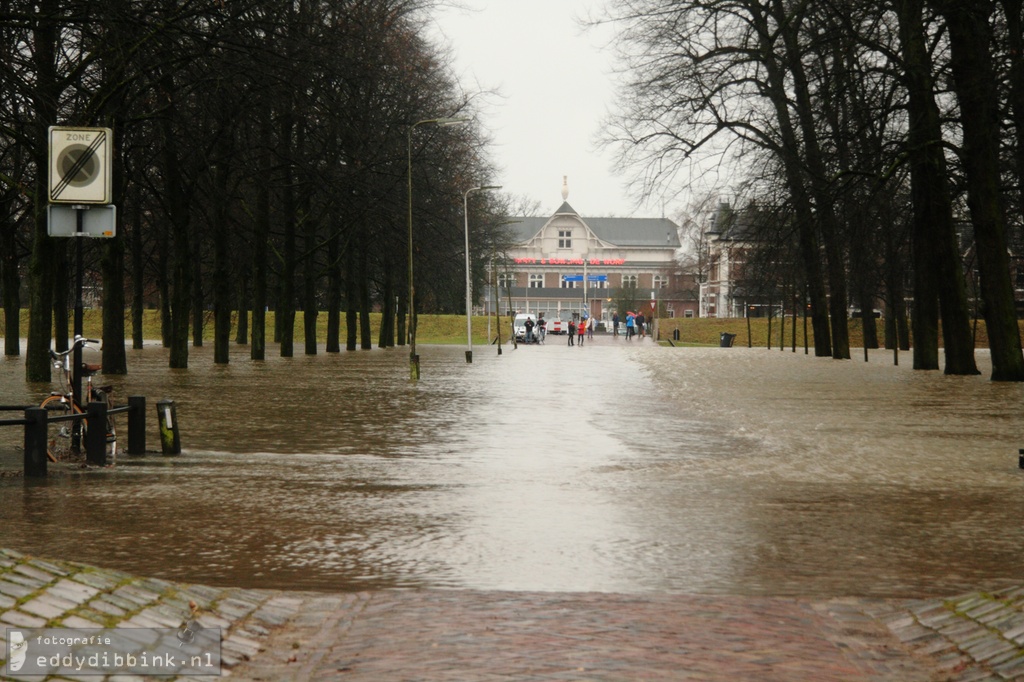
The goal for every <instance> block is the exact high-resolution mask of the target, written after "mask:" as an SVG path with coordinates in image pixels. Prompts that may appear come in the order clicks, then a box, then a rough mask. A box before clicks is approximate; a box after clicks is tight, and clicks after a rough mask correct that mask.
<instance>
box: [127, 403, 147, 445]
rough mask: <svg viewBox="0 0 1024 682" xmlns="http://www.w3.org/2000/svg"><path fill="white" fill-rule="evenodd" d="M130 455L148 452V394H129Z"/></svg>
mask: <svg viewBox="0 0 1024 682" xmlns="http://www.w3.org/2000/svg"><path fill="white" fill-rule="evenodd" d="M127 453H128V454H129V455H144V454H146V396H142V395H130V396H128V450H127Z"/></svg>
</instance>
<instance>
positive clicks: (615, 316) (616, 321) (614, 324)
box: [612, 310, 619, 337]
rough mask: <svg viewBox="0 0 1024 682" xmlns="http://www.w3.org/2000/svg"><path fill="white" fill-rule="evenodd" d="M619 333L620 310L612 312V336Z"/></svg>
mask: <svg viewBox="0 0 1024 682" xmlns="http://www.w3.org/2000/svg"><path fill="white" fill-rule="evenodd" d="M618 335H619V311H617V310H616V311H615V312H614V313H612V337H616V336H618Z"/></svg>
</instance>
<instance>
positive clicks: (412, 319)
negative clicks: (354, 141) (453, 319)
mask: <svg viewBox="0 0 1024 682" xmlns="http://www.w3.org/2000/svg"><path fill="white" fill-rule="evenodd" d="M468 121H469V119H468V118H446V117H444V118H427V119H424V120H422V121H416V122H415V123H413V124H411V125H410V126H409V137H408V145H407V147H406V150H407V152H408V153H407V157H406V158H407V161H408V176H407V177H408V180H409V182H408V190H409V235H408V241H409V304H408V305H409V323H408V327H409V376H410V378H412V379H413V380H414V381H415V380H418V379H419V378H420V356H418V355H416V287H415V286H414V285H413V280H412V259H413V249H412V131H413V128H415V127H416V126H418V125H425V124H427V123H434V124H436V125H439V126H453V125H459V124H460V123H467V122H468Z"/></svg>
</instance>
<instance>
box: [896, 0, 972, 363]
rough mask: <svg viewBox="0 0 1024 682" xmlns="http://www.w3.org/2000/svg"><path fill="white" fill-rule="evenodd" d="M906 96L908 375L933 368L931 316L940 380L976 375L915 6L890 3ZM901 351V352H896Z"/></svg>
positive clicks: (915, 0) (917, 1)
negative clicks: (910, 279) (910, 290)
mask: <svg viewBox="0 0 1024 682" xmlns="http://www.w3.org/2000/svg"><path fill="white" fill-rule="evenodd" d="M894 6H895V8H896V10H897V15H898V17H899V24H900V27H899V32H900V43H901V45H902V48H903V58H904V70H905V80H906V85H907V91H908V101H909V104H908V112H909V131H908V138H909V143H910V144H909V148H910V154H909V155H910V172H911V182H910V185H911V198H912V202H913V210H914V218H913V220H914V222H913V229H912V241H913V258H914V313H913V315H912V317H911V321H912V325H913V335H914V344H913V345H914V369H938V367H939V355H938V354H939V350H938V346H939V311H940V304H941V312H942V334H943V342H944V346H945V356H946V373H947V374H977V373H978V370H977V366H976V365H975V362H974V339H973V336H972V335H971V330H970V314H969V309H968V306H967V289H966V285H965V283H964V274H963V268H962V266H961V264H960V257H959V250H958V248H957V240H956V231H955V229H954V225H953V210H952V203H951V200H950V194H949V185H948V182H947V179H946V178H947V173H946V162H945V158H944V156H943V151H942V130H941V124H940V119H939V110H938V107H937V106H936V104H935V96H934V86H933V81H932V76H931V71H932V69H931V61H930V58H929V56H928V51H927V47H926V43H925V36H924V25H923V21H922V10H923V5H922V0H896V1H895V3H894ZM901 348H902V345H901Z"/></svg>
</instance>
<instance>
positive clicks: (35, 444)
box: [25, 407, 48, 478]
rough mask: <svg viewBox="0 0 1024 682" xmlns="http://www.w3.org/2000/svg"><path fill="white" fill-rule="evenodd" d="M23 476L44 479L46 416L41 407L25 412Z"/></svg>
mask: <svg viewBox="0 0 1024 682" xmlns="http://www.w3.org/2000/svg"><path fill="white" fill-rule="evenodd" d="M25 420H26V421H28V424H26V425H25V476H26V477H32V478H46V422H47V420H48V415H47V414H46V410H45V409H43V408H41V407H29V408H28V409H26V410H25Z"/></svg>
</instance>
